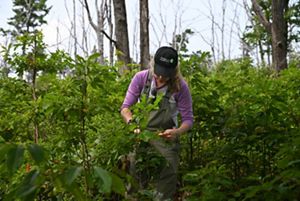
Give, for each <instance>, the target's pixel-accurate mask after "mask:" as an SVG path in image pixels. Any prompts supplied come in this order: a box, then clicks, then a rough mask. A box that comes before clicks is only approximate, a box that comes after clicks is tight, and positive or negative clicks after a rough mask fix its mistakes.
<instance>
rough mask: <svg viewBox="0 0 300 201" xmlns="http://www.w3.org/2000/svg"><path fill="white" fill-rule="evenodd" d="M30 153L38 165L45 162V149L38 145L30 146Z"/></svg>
mask: <svg viewBox="0 0 300 201" xmlns="http://www.w3.org/2000/svg"><path fill="white" fill-rule="evenodd" d="M28 151H29V153H30V155H31V157H32V158H33V160H35V162H36V163H37V164H40V163H42V162H43V161H45V158H46V153H45V150H44V148H43V147H41V146H39V145H37V144H30V145H28Z"/></svg>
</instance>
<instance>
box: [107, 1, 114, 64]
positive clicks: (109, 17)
mask: <svg viewBox="0 0 300 201" xmlns="http://www.w3.org/2000/svg"><path fill="white" fill-rule="evenodd" d="M111 1H112V0H109V3H108V6H107V7H106V8H107V11H106V12H107V21H108V29H109V37H110V38H113V34H114V25H113V21H112V2H111ZM109 62H110V65H113V64H114V45H113V41H112V40H110V42H109Z"/></svg>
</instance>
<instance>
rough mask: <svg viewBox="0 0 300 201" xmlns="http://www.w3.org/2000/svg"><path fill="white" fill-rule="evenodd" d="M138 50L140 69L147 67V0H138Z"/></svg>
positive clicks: (148, 55)
mask: <svg viewBox="0 0 300 201" xmlns="http://www.w3.org/2000/svg"><path fill="white" fill-rule="evenodd" d="M140 50H141V55H140V57H141V60H140V65H141V70H143V69H146V68H148V63H149V60H150V53H149V7H148V0H140Z"/></svg>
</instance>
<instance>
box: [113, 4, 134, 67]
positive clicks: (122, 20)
mask: <svg viewBox="0 0 300 201" xmlns="http://www.w3.org/2000/svg"><path fill="white" fill-rule="evenodd" d="M113 5H114V16H115V35H116V49H117V58H118V60H119V61H121V62H123V63H124V66H123V69H121V72H122V71H123V70H127V69H128V67H127V64H128V63H130V56H129V42H128V29H127V14H126V6H125V0H113Z"/></svg>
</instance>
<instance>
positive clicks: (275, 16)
mask: <svg viewBox="0 0 300 201" xmlns="http://www.w3.org/2000/svg"><path fill="white" fill-rule="evenodd" d="M288 3H289V0H272V23H271V22H269V21H268V20H267V18H266V17H265V15H264V14H263V12H262V9H261V8H260V6H259V5H258V3H257V1H256V0H252V5H253V10H254V12H255V13H256V15H257V16H258V19H259V21H260V23H261V24H262V25H263V26H264V27H265V29H266V30H267V32H268V33H269V34H270V35H271V38H272V62H273V64H272V65H273V67H274V69H275V70H277V71H280V70H283V69H285V68H287V58H286V57H287V46H288V44H287V29H288V27H287V21H286V20H285V18H284V16H285V12H286V11H287V9H288Z"/></svg>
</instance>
